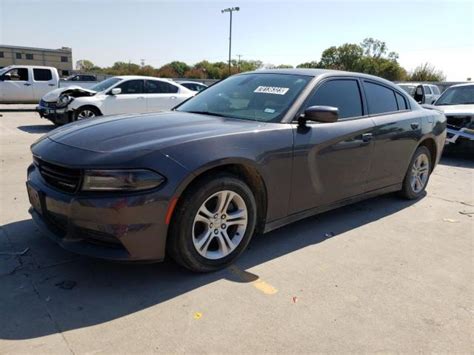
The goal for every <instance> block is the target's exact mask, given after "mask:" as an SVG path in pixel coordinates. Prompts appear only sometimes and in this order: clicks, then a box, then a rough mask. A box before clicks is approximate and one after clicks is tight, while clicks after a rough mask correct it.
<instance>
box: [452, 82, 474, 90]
mask: <svg viewBox="0 0 474 355" xmlns="http://www.w3.org/2000/svg"><path fill="white" fill-rule="evenodd" d="M473 85H474V83H463V84H456V85H451V86H450V87H449V88H448V89H450V88H458V87H462V86H473Z"/></svg>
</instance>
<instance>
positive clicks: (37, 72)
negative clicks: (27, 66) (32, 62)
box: [33, 69, 53, 81]
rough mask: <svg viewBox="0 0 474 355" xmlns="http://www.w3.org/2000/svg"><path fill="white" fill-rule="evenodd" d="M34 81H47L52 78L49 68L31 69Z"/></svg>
mask: <svg viewBox="0 0 474 355" xmlns="http://www.w3.org/2000/svg"><path fill="white" fill-rule="evenodd" d="M33 77H34V78H35V81H49V80H51V79H52V78H53V76H52V74H51V70H49V69H33Z"/></svg>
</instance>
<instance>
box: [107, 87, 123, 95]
mask: <svg viewBox="0 0 474 355" xmlns="http://www.w3.org/2000/svg"><path fill="white" fill-rule="evenodd" d="M121 92H122V89H120V88H113V89H112V90H111V91H110V95H119V94H120V93H121Z"/></svg>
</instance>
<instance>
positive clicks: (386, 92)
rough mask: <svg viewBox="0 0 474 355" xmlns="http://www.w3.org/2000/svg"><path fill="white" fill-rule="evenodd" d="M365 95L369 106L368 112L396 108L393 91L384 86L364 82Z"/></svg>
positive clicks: (384, 111)
mask: <svg viewBox="0 0 474 355" xmlns="http://www.w3.org/2000/svg"><path fill="white" fill-rule="evenodd" d="M364 88H365V96H366V98H367V104H368V106H369V114H371V115H376V114H380V113H386V112H394V111H397V110H398V105H397V100H396V98H395V91H393V90H392V89H389V88H387V87H385V86H382V85H378V84H375V83H371V82H368V81H365V82H364Z"/></svg>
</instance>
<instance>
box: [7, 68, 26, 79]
mask: <svg viewBox="0 0 474 355" xmlns="http://www.w3.org/2000/svg"><path fill="white" fill-rule="evenodd" d="M28 78H29V75H28V69H26V68H15V69H12V70H10V71H8V72H6V73H5V74H4V80H13V81H28Z"/></svg>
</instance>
